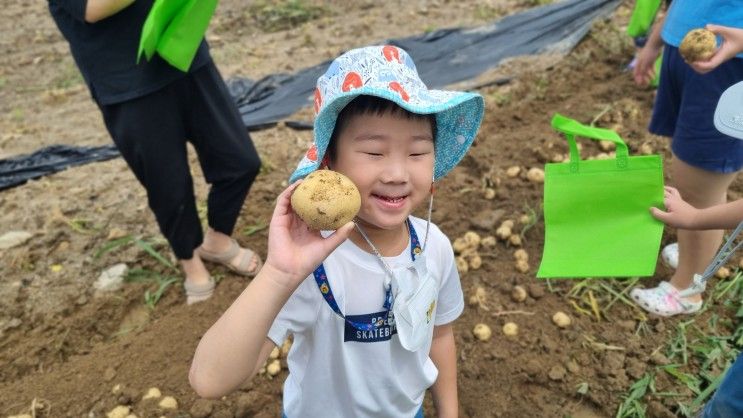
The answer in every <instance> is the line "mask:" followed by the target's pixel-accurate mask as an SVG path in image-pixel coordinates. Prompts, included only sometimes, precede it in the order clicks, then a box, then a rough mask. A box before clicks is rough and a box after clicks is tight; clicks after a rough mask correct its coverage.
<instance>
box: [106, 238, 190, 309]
mask: <svg viewBox="0 0 743 418" xmlns="http://www.w3.org/2000/svg"><path fill="white" fill-rule="evenodd" d="M162 244H163V243H162V242H161V241H160V240H154V239H151V240H146V239H142V238H139V237H135V236H133V235H127V236H124V237H121V238H119V239H116V240H113V241H110V242H107V243H106V244H105V245H103V246H102V247H101V248H100V249H99V250H98V251H97V252H96V253H95V255H93V259H98V258H100V257H102V256H103V255H105V254H108V253H110V252H112V251H114V250H118V249H122V248H127V247H130V246H132V245H134V246H136V247H138V248H139V249H141V250H142V251H144V252H145V253H146V254H147V255H149V256H150V257H152V259H153V260H155V261H157V262H158V264H160V265H161V266H163V267H165V269H166V271H167V272H169V273H171V274H172V273H178V269H177V268H176V267H175V266H174V265H173V263H171V262H170V260H168V259H167V258H166V257H165V256H163V255H162V254H161V253H160V252H159V251H158V250H157V248H156V247H159V246H161V245H162ZM124 280H125V281H127V282H137V283H150V284H154V285H155V288H154V290H153V289H147V290H145V292H144V304H145V305H146V306H147V307H148V308H150V309H155V305H157V302H159V301H160V298H162V296H163V294H164V293H165V291H166V290H167V289H168V288H169V287H170V286H171V285H172V284H173V283H176V282H178V281H179V280H180V279H179V278H178V277H177V276H173V275H167V274H162V273H160V272H158V271H154V270H147V269H132V270H130V271H129V272H128V273H127V275H126V277H125V279H124Z"/></svg>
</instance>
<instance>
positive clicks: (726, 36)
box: [689, 25, 743, 74]
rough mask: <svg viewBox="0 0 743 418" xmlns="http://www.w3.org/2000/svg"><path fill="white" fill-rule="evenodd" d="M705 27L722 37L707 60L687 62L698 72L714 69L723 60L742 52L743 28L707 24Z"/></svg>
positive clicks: (703, 72)
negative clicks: (715, 49)
mask: <svg viewBox="0 0 743 418" xmlns="http://www.w3.org/2000/svg"><path fill="white" fill-rule="evenodd" d="M707 29H708V30H709V31H711V32H713V33H715V34H716V35H719V36H721V37H722V45H720V47H719V48H717V51H716V52H715V55H712V57H711V58H710V59H708V60H707V61H697V62H690V63H689V65H690V66H691V68H693V69H694V71H696V72H698V73H700V74H705V73H708V72H710V71H712V70H714V69H715V68H717V67H718V66H719V65H720V64H722V63H723V62H725V61H727V60H729V59H731V58H733V57H734V56H736V55H738V54H740V53H741V52H743V29H738V28H731V27H727V26H719V25H707Z"/></svg>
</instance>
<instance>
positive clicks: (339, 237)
mask: <svg viewBox="0 0 743 418" xmlns="http://www.w3.org/2000/svg"><path fill="white" fill-rule="evenodd" d="M353 228H354V223H353V222H349V223H347V224H345V225H343V226H342V227H340V228H338V229H337V230H336V231H335V232H333V233H332V234H331V235H330V236H328V237H327V238H325V239H324V240H323V247H324V249H325V250H326V251H327V252H328V253H331V252H333V250H335V249H336V248H337V247H338V246H339V245H341V244H342V243H343V241H345V240H346V239H347V238H348V236H349V235H350V234H351V231H353Z"/></svg>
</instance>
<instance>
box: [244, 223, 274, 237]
mask: <svg viewBox="0 0 743 418" xmlns="http://www.w3.org/2000/svg"><path fill="white" fill-rule="evenodd" d="M266 228H268V224H267V223H265V222H264V221H259V222H257V223H255V224H253V225H248V226H247V227H245V229H243V230H242V233H243V235H245V236H246V237H249V236H251V235H253V234H255V233H256V232H260V231H263V230H264V229H266Z"/></svg>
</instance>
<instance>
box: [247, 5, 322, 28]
mask: <svg viewBox="0 0 743 418" xmlns="http://www.w3.org/2000/svg"><path fill="white" fill-rule="evenodd" d="M248 13H249V14H250V16H252V17H253V19H254V20H255V21H256V22H257V23H258V26H259V27H260V28H261V29H263V30H264V31H267V32H277V31H280V30H286V29H290V28H293V27H296V26H299V25H301V24H302V23H305V22H308V21H310V20H313V19H317V18H318V17H320V16H322V15H323V14H325V13H327V10H326V9H325V8H324V7H322V6H318V5H314V4H311V3H310V2H308V1H307V0H278V1H270V0H258V1H256V2H253V3H252V4H251V5H250V6H249V7H248Z"/></svg>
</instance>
